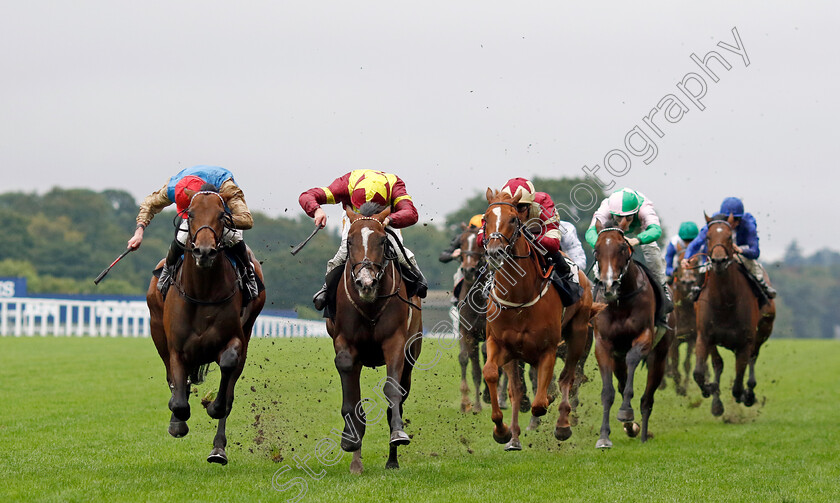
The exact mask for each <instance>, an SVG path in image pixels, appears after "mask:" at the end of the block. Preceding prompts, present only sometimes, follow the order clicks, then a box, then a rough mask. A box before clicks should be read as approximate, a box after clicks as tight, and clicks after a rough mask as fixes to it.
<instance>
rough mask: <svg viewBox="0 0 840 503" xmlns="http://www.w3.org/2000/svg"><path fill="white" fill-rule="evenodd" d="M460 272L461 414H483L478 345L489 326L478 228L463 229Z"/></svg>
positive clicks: (482, 255)
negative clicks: (472, 397) (472, 393)
mask: <svg viewBox="0 0 840 503" xmlns="http://www.w3.org/2000/svg"><path fill="white" fill-rule="evenodd" d="M460 243H461V246H460V250H461V254H460V256H459V257H460V259H461V271H462V272H463V273H464V279H463V282H462V283H461V290H460V292H458V305H457V316H458V335H459V339H458V343H459V346H460V351H459V353H458V363H460V364H461V412H466V411H468V410H470V409H472V411H473V412H474V413H478V412H481V399H480V394H481V381H482V376H481V364H480V363H479V348H478V345H479V342H482V341H484V340H485V328H486V327H485V325H486V323H487V319H486V312H485V306H484V305H482V304H484V302H483V293H482V290H483V288H484V284H485V283H486V278H487V275H486V274H484V272H485V271H484V265H485V262H484V252H483V251H479V247H478V228H476V227H467V226H466V225H464V226H463V232H462V233H461V236H460ZM470 362H472V380H473V385H474V386H475V400H474V401H471V400H470V396H469V393H470V387H469V384H467V366H468V364H469V363H470Z"/></svg>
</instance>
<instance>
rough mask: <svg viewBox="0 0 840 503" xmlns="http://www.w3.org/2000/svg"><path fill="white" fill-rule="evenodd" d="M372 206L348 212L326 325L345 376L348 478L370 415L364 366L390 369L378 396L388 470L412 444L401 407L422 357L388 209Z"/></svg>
mask: <svg viewBox="0 0 840 503" xmlns="http://www.w3.org/2000/svg"><path fill="white" fill-rule="evenodd" d="M380 210H382V208H381V207H380V206H378V205H376V204H374V203H367V204H365V205H363V206H362V207H361V208H360V214H356V213H354V212H353V211H352V210H349V209H348V210H347V218H348V219H349V222H350V229H349V232H348V236H347V262H346V264H345V266H344V273H343V275H342V277H341V281H340V283H339V285H338V293H337V297H336V315H335V318H334V319H329V320H327V331H328V332H329V334H330V336H331V337H332V339H333V346H334V348H335V367H336V369H338V374H339V376H340V377H341V390H342V404H341V415H342V416H343V417H344V423H345V424H344V432H343V433H342V438H341V448H342V449H343V450H345V451H347V452H352V453H353V460H352V461H351V463H350V472H351V473H361V472H362V470H363V466H362V450H361V449H362V439H363V437H364V435H365V425H366V421H367V417H366V415H365V410H364V408H363V402H364V400H363V397H362V394H361V388H360V385H359V376H360V375H361V371H362V367H363V366H365V367H377V366H380V365H385V368H386V372H387V375H386V377H385V378H383V379H382V380H381V381H380V382H379V385H377V386H378V387H379V388H382V389H381V390H380V389H378V390H377V393H379V392H384V395H385V398H387V400H388V403H389V407H388V414H387V418H388V425H389V426H390V430H391V438H390V453H389V456H388V461H387V463H386V464H385V467H386V468H399V467H400V465H399V462H398V460H397V447H398V446H400V445H408V444H409V442H411V440H410V439H409V436H408V435H407V434H406V433H405V431H403V419H402V414H403V403H404V402H405V400H406V398H407V397H408V393H409V391H410V390H411V371H412V369H413V368H414V363H415V362H416V361H417V358H418V357H419V356H420V349H421V343H422V339H423V336H422V332H423V322H422V319H421V315H420V298H419V297H417V296H416V295H415V296H412V297H409V296H408V295H407V291H406V283H405V282H404V281H402V277H401V276H400V273H399V269H398V260H397V256H396V255H395V253H401V252H400V250H393V249H392V248H391V245H390V244H389V242H388V235H387V233H386V229H385V226H384V225H383V224H382V222H383V221H384V220H385V218H386V217H387V216H388V214H389V213H390V210H389V209H385V210H384V211H380Z"/></svg>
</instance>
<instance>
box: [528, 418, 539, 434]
mask: <svg viewBox="0 0 840 503" xmlns="http://www.w3.org/2000/svg"><path fill="white" fill-rule="evenodd" d="M540 422H541V421H540V418H538V417H537V416H531V421H529V422H528V427H527V428H525V430H527V431H534V430H536V429H537V428H539V426H540Z"/></svg>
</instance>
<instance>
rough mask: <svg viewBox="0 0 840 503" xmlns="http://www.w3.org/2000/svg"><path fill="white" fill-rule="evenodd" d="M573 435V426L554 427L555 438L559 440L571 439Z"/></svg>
mask: <svg viewBox="0 0 840 503" xmlns="http://www.w3.org/2000/svg"><path fill="white" fill-rule="evenodd" d="M571 436H572V427H571V426H555V427H554V438H556V439H557V440H559V441H561V442H562V441H564V440H569V438H571Z"/></svg>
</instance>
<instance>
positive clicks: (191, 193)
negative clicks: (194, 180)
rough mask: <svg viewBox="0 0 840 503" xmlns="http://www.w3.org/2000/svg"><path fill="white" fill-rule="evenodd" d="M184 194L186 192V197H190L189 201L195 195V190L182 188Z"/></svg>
mask: <svg viewBox="0 0 840 503" xmlns="http://www.w3.org/2000/svg"><path fill="white" fill-rule="evenodd" d="M184 194H186V195H187V197H188V198H190V201H192V198H193V196H194V195H195V191H194V190H190V189H184Z"/></svg>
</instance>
